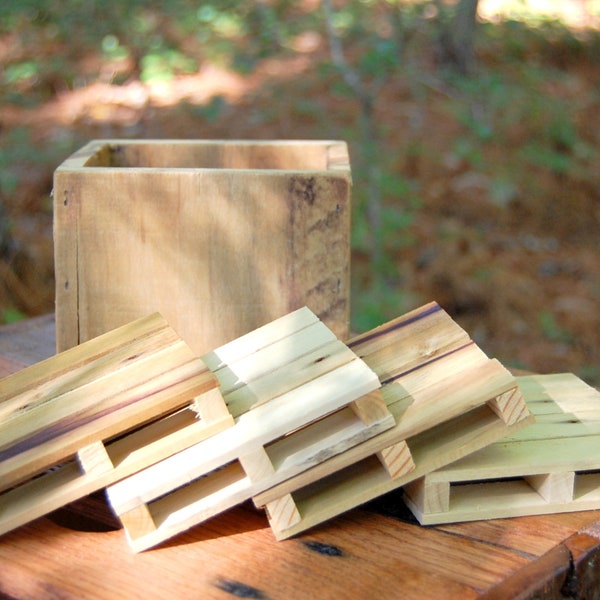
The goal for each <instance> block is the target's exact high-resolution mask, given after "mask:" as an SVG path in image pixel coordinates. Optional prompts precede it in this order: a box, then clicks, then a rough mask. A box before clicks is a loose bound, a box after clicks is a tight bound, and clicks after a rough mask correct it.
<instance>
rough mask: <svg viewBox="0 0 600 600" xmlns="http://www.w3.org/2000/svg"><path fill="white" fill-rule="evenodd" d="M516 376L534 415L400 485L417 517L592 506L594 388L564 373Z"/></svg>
mask: <svg viewBox="0 0 600 600" xmlns="http://www.w3.org/2000/svg"><path fill="white" fill-rule="evenodd" d="M518 382H519V386H520V388H521V390H522V392H523V394H524V397H525V400H526V402H527V405H528V406H529V409H530V410H531V412H532V413H533V414H534V415H535V418H536V422H535V423H534V424H533V425H531V426H529V427H527V428H526V429H524V430H522V431H519V432H518V433H515V434H511V435H509V436H507V437H506V438H504V439H502V440H500V441H498V442H496V443H494V444H492V445H490V446H489V447H487V448H483V449H481V450H479V451H478V452H476V453H474V454H472V455H470V456H467V457H465V458H462V459H461V460H459V461H457V462H454V463H452V464H450V465H447V466H445V467H443V468H442V469H439V470H437V471H435V472H433V473H428V474H427V475H425V476H424V477H422V478H419V479H418V480H416V481H414V482H412V483H411V484H410V485H408V486H406V487H405V488H404V492H405V501H406V503H407V505H408V506H409V507H410V508H411V510H412V511H413V513H414V514H415V516H416V517H417V519H418V520H419V521H420V522H421V523H422V524H424V525H430V524H438V523H452V522H459V521H475V520H481V519H498V518H504V517H518V516H523V515H537V514H549V513H561V512H572V511H578V510H593V509H598V508H600V393H599V392H598V391H597V390H595V389H594V388H592V387H590V386H589V385H587V384H586V383H584V382H583V381H581V379H579V378H577V377H576V376H575V375H572V374H569V373H562V374H554V375H532V376H527V377H519V378H518Z"/></svg>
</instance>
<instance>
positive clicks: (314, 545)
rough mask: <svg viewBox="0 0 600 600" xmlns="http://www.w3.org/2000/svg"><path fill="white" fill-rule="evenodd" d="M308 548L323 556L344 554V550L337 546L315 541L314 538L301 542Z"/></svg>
mask: <svg viewBox="0 0 600 600" xmlns="http://www.w3.org/2000/svg"><path fill="white" fill-rule="evenodd" d="M302 543H303V544H304V545H305V546H306V547H307V548H308V549H309V550H312V551H313V552H317V553H318V554H321V555H323V556H344V551H343V550H342V549H341V548H338V547H337V546H332V545H331V544H324V543H323V542H317V541H314V540H310V541H307V542H302Z"/></svg>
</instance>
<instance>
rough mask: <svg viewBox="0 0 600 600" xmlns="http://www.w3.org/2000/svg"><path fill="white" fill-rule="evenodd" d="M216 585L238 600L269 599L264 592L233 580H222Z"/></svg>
mask: <svg viewBox="0 0 600 600" xmlns="http://www.w3.org/2000/svg"><path fill="white" fill-rule="evenodd" d="M215 585H216V587H218V588H219V589H220V590H222V591H223V592H226V593H228V594H231V595H232V596H235V597H236V598H254V599H256V600H266V598H267V597H266V596H265V594H264V593H263V592H261V591H260V590H257V589H256V588H255V587H252V586H250V585H246V584H245V583H241V582H239V581H234V580H233V579H220V580H219V581H217V583H216V584H215Z"/></svg>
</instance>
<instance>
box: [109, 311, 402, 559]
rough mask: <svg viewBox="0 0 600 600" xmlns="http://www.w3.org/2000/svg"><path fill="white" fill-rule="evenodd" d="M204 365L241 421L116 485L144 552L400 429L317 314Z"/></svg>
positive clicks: (118, 507) (302, 315)
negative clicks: (387, 430) (256, 495)
mask: <svg viewBox="0 0 600 600" xmlns="http://www.w3.org/2000/svg"><path fill="white" fill-rule="evenodd" d="M203 359H204V360H205V362H206V363H207V364H208V365H209V366H210V367H211V369H212V372H213V373H214V375H215V377H216V378H217V379H218V380H219V384H220V389H221V392H222V395H223V398H224V401H225V402H226V404H227V406H228V408H229V410H230V412H231V413H232V414H233V415H234V417H235V424H234V425H233V426H232V427H231V428H230V429H228V430H224V431H222V432H219V433H217V434H216V435H214V436H212V437H210V438H208V439H206V440H203V441H202V442H200V443H199V444H196V445H194V446H191V447H189V448H187V449H185V450H182V451H181V452H178V453H177V454H175V455H173V456H171V457H169V458H167V459H165V460H163V461H161V462H159V463H157V464H155V465H152V466H150V467H148V468H146V469H144V470H142V471H140V472H138V473H136V474H134V475H132V476H131V477H129V478H127V479H126V480H123V481H121V482H119V483H117V484H115V485H113V486H110V487H109V488H108V490H107V494H108V498H109V501H110V503H111V506H112V508H113V510H114V512H115V513H116V514H117V515H118V516H119V518H120V519H121V521H122V523H123V525H124V527H125V530H126V532H127V536H128V540H129V543H130V546H131V547H132V548H133V549H134V550H135V551H141V550H145V549H147V548H150V547H152V546H155V545H157V544H159V543H161V542H163V541H165V540H167V539H169V538H171V537H173V536H175V535H176V534H178V533H181V532H183V531H185V530H187V529H189V528H190V527H192V526H193V525H196V524H198V523H200V522H203V521H205V520H206V519H208V518H209V517H211V516H214V515H216V514H218V513H220V512H222V511H224V510H226V509H228V508H231V507H232V506H235V505H236V504H239V503H241V502H243V501H245V500H248V499H249V498H251V497H252V496H254V495H255V494H257V493H259V492H260V491H262V490H263V489H265V488H266V487H271V486H273V485H275V484H277V483H279V482H281V481H283V480H285V479H288V478H291V477H294V476H296V475H298V474H299V473H301V472H303V471H305V470H306V469H308V468H311V467H313V466H314V465H317V464H319V463H320V462H322V461H324V460H327V459H328V458H330V457H331V456H333V455H335V454H338V453H343V452H344V451H346V450H347V449H348V448H350V447H352V446H354V445H356V444H359V443H361V442H363V441H364V440H366V439H369V438H371V437H373V436H376V435H378V434H380V433H381V432H383V431H385V430H386V429H389V428H390V427H392V426H393V424H394V418H393V416H392V414H391V412H390V411H389V410H388V408H387V406H386V403H385V402H384V400H383V398H382V397H381V393H380V387H381V384H380V381H379V378H378V377H377V374H376V373H375V372H374V371H372V370H371V369H370V368H369V367H368V366H367V365H366V364H365V363H364V362H363V361H362V360H361V359H360V358H359V357H358V356H357V355H356V354H355V353H354V352H352V351H351V350H350V349H349V348H348V347H347V346H346V345H345V344H343V343H342V342H340V341H338V340H337V339H336V338H335V336H334V335H333V333H332V332H331V331H330V330H329V329H328V328H327V327H326V326H325V325H324V324H323V323H322V322H321V321H320V320H318V319H316V318H315V317H314V315H312V313H311V311H309V310H308V309H307V308H303V309H299V310H298V311H294V312H293V313H290V315H288V316H287V317H282V318H280V319H277V320H276V321H274V322H272V323H271V324H269V325H266V326H263V327H262V328H260V330H258V331H253V332H250V333H249V334H246V335H245V336H241V337H240V338H239V339H238V340H234V341H233V342H229V343H228V344H227V345H225V346H224V347H223V348H218V349H216V350H214V351H212V352H210V353H209V354H208V355H205V356H204V357H203ZM227 361H231V362H227ZM289 500H290V499H289V498H287V499H286V498H284V499H278V500H277V502H276V503H273V504H271V505H270V506H269V511H270V515H271V517H272V518H273V519H277V520H278V521H279V522H282V523H284V522H285V523H287V522H289V521H290V520H294V519H295V518H296V516H295V512H294V506H293V503H290V501H289Z"/></svg>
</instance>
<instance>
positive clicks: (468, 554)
mask: <svg viewBox="0 0 600 600" xmlns="http://www.w3.org/2000/svg"><path fill="white" fill-rule="evenodd" d="M53 352H54V320H53V318H51V317H40V318H36V319H33V320H31V321H25V322H22V323H17V324H13V325H8V326H3V327H0V374H8V373H9V372H12V371H15V370H17V369H19V368H22V367H23V366H25V365H26V364H31V363H33V362H37V361H38V360H43V359H44V358H47V357H48V356H50V355H52V353H53ZM0 385H1V381H0ZM400 496H401V494H400V490H396V491H394V492H391V493H390V494H387V495H386V496H384V497H382V498H380V499H377V500H375V501H373V502H371V503H369V504H368V505H366V506H365V507H363V508H361V509H356V510H353V511H350V512H349V513H347V514H345V515H343V516H341V517H339V518H337V519H333V520H332V521H330V522H328V523H326V524H324V525H322V526H319V527H316V528H314V529H312V530H310V531H307V532H305V533H304V534H302V535H300V536H297V537H295V538H293V539H290V540H286V541H283V542H276V541H275V539H274V537H273V535H272V533H271V530H270V528H269V527H268V523H267V520H266V518H265V517H264V515H263V513H261V512H260V511H256V510H255V509H254V508H253V507H252V506H251V505H249V504H245V505H242V506H241V507H237V508H235V509H233V510H231V511H228V512H227V513H225V514H223V515H220V516H219V517H216V518H214V519H211V520H209V521H208V522H206V523H205V524H204V525H202V526H200V527H195V528H193V529H192V530H190V531H188V532H186V533H185V534H182V535H180V536H178V537H177V538H175V539H173V540H171V541H170V542H168V543H166V544H163V545H162V546H160V547H158V548H157V549H155V550H151V551H148V552H144V553H141V554H137V555H136V554H133V553H132V552H131V551H130V550H129V548H128V546H127V543H126V541H125V539H124V533H123V531H121V530H119V529H118V523H117V521H116V520H115V519H114V517H113V516H112V515H111V513H110V511H109V509H108V507H107V505H106V503H105V501H104V499H103V496H102V495H95V496H93V497H90V498H86V499H83V500H81V501H79V502H78V503H75V504H74V505H72V506H69V507H66V508H65V509H62V510H60V511H57V512H55V513H53V514H52V515H49V516H48V517H45V518H42V519H38V520H37V521H34V522H32V523H29V524H28V525H26V526H24V527H21V528H19V529H17V530H15V531H12V532H10V533H8V534H6V535H5V536H2V537H0V564H1V565H2V568H1V569H0V596H3V595H7V596H9V597H19V598H49V597H50V598H51V597H77V598H84V599H85V598H99V599H103V598H111V599H112V598H115V597H119V598H139V597H144V598H164V597H177V598H182V599H185V598H198V597H202V598H216V599H219V598H223V599H227V598H230V599H231V598H240V597H241V598H259V599H276V598H286V599H288V598H289V599H291V600H294V599H296V598H298V599H301V598H307V597H314V596H315V594H316V591H317V592H318V594H317V595H318V597H319V598H324V599H329V598H331V599H334V598H335V599H338V598H344V597H352V598H375V597H377V598H382V599H386V598H405V599H407V600H411V599H415V600H417V599H418V600H422V599H428V598H432V599H433V598H442V597H443V598H450V599H453V598H456V599H459V598H460V599H461V600H462V599H470V598H489V599H495V598H498V599H501V598H524V599H525V598H562V597H564V595H565V594H570V595H571V597H579V598H598V597H600V592H599V590H600V511H587V512H578V513H564V514H557V515H543V516H534V517H520V518H513V519H498V520H494V521H481V522H471V523H462V524H452V525H442V526H436V527H421V526H419V525H418V524H416V522H415V520H414V518H413V517H412V515H411V514H410V513H409V511H408V510H407V509H406V507H405V506H404V505H403V503H402V501H401V499H400Z"/></svg>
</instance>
